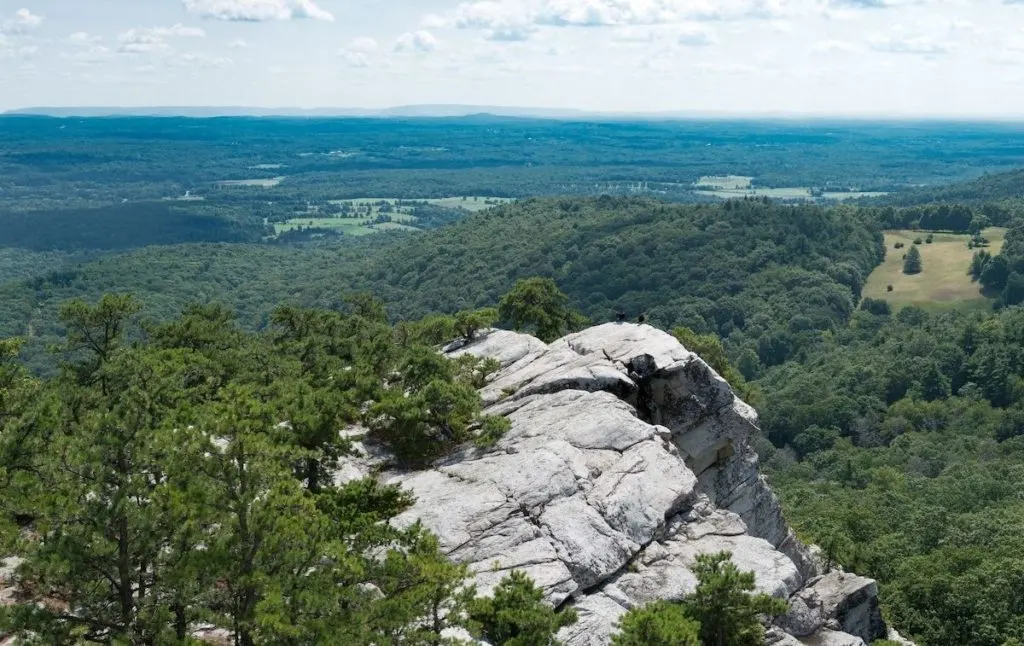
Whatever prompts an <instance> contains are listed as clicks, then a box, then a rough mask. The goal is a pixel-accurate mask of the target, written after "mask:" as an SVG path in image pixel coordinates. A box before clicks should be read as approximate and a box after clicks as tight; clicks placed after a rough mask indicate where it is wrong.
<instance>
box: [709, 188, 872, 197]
mask: <svg viewBox="0 0 1024 646" xmlns="http://www.w3.org/2000/svg"><path fill="white" fill-rule="evenodd" d="M694 192H695V193H696V194H697V195H705V196H708V197H717V198H720V199H723V200H727V199H730V198H736V197H769V198H773V199H776V200H855V199H857V198H860V197H879V196H881V195H886V193H880V192H876V191H826V192H825V193H823V194H822V195H820V196H819V197H814V196H813V195H811V189H809V188H807V187H805V186H796V187H791V188H749V187H748V188H718V189H713V190H705V189H700V190H696V191H694Z"/></svg>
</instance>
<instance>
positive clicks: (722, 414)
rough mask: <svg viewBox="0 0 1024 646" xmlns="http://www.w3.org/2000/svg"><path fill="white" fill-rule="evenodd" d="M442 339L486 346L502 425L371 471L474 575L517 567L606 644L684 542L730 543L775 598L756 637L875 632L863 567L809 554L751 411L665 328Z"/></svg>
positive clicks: (878, 632)
mask: <svg viewBox="0 0 1024 646" xmlns="http://www.w3.org/2000/svg"><path fill="white" fill-rule="evenodd" d="M446 351H447V352H448V354H449V355H451V356H453V357H454V356H458V355H460V354H464V353H470V354H473V355H476V356H479V357H492V358H494V359H497V360H498V361H499V362H500V363H501V365H502V368H501V370H500V371H498V372H497V373H496V374H495V375H493V377H492V379H491V380H490V381H489V383H488V384H487V385H486V387H484V388H483V389H482V391H481V395H482V397H483V400H484V403H485V405H486V406H487V411H486V412H487V413H489V414H500V415H504V416H506V417H507V418H508V419H509V420H510V421H511V423H512V428H511V430H510V431H509V432H508V433H507V434H506V436H505V437H504V438H503V439H502V440H501V441H499V442H498V444H497V445H496V446H495V447H493V448H492V449H489V450H486V451H482V450H478V449H470V450H467V451H465V452H463V453H460V454H457V455H454V456H450V457H448V458H445V459H444V460H441V461H439V462H437V463H436V464H435V465H434V466H433V468H431V469H429V470H424V471H418V472H411V473H410V472H403V473H385V474H383V476H382V477H383V478H384V479H385V480H386V481H387V482H389V483H399V484H401V485H403V486H404V487H406V488H408V489H410V490H411V491H412V492H413V493H414V494H415V496H416V503H415V505H414V506H413V507H412V508H411V509H409V510H407V511H406V512H404V513H403V514H402V515H401V516H399V517H398V518H397V519H396V521H395V522H398V523H412V522H414V521H416V520H420V521H422V522H423V524H424V525H425V526H426V527H427V528H429V529H430V530H431V531H433V532H434V533H435V534H437V536H438V537H439V540H440V544H441V547H442V549H443V550H444V552H445V553H446V554H448V555H449V556H450V557H451V558H453V559H454V560H457V561H460V562H464V563H468V564H469V565H470V567H471V568H472V570H473V572H474V573H475V579H476V582H477V584H478V586H479V588H480V589H481V591H487V590H488V589H489V588H491V587H493V586H494V585H495V584H497V582H498V581H499V580H500V579H501V578H502V577H503V576H504V575H505V574H507V572H508V571H509V570H512V569H520V570H524V571H525V572H526V573H527V574H529V575H530V577H532V578H533V580H534V581H535V582H536V583H537V584H538V585H540V586H542V587H543V588H544V590H545V593H546V596H547V598H548V600H549V601H550V602H551V603H552V604H554V605H559V604H572V605H573V606H575V608H576V610H577V612H578V613H579V618H580V620H579V622H578V623H577V624H575V625H573V626H571V627H569V628H567V629H565V630H564V631H563V633H562V634H561V635H560V636H561V638H562V639H563V640H564V641H565V642H566V643H567V644H568V645H569V646H603V645H606V644H608V643H609V641H610V635H611V634H612V633H613V632H614V631H615V623H616V621H617V620H618V618H619V617H620V616H621V615H622V614H623V613H624V612H625V611H626V610H627V609H629V608H632V607H634V606H638V605H643V604H646V603H648V602H650V601H653V600H655V599H679V598H682V597H683V596H685V595H686V594H688V593H690V592H692V591H693V589H694V587H695V585H696V577H695V576H694V575H693V573H692V571H691V566H692V564H693V563H694V559H695V557H696V555H697V554H701V553H707V552H719V551H723V550H728V551H730V552H732V554H733V561H734V562H735V563H736V564H737V565H738V566H739V567H740V568H741V569H742V570H748V571H753V572H754V573H755V574H756V576H757V585H758V587H759V589H760V590H762V591H765V592H768V593H770V594H773V595H777V596H779V597H782V598H786V599H788V600H789V602H790V606H791V609H790V611H789V613H788V614H787V615H786V616H784V617H782V618H780V619H779V620H778V622H777V625H776V626H774V627H773V628H772V629H771V630H770V631H769V639H768V643H769V644H780V645H783V644H784V645H787V646H796V645H798V644H805V645H814V646H856V645H861V644H870V643H871V641H872V640H875V639H880V638H885V637H886V636H887V632H888V630H887V627H886V625H885V623H884V622H883V621H882V617H881V613H880V612H879V607H878V596H877V588H876V585H875V582H874V581H872V580H870V579H865V578H863V577H859V576H856V575H853V574H848V573H843V572H830V573H823V572H821V571H820V566H819V564H818V562H817V561H816V559H815V558H814V556H813V554H812V553H811V551H810V550H809V549H808V548H807V547H806V546H804V545H803V544H802V543H801V542H800V541H799V540H798V539H797V538H796V536H795V535H794V534H793V532H792V530H791V529H790V528H789V527H788V526H787V524H786V522H785V519H784V518H783V515H782V510H781V508H780V506H779V502H778V499H777V498H776V496H775V495H774V494H773V493H772V491H771V489H770V488H769V487H768V485H767V483H766V482H765V480H764V478H763V477H761V475H760V474H759V473H758V470H757V455H756V453H755V452H754V450H753V448H752V446H751V440H752V437H753V436H754V434H755V433H757V432H758V429H757V414H756V412H755V411H754V410H753V409H752V408H751V407H750V406H748V405H747V404H745V403H744V402H743V401H741V400H740V399H739V398H737V397H736V396H735V395H734V394H733V391H732V389H731V388H730V387H729V384H728V383H726V382H725V381H724V380H723V379H722V378H721V377H720V376H719V375H718V374H717V373H716V372H715V371H714V370H712V369H711V368H710V367H709V366H708V365H707V364H706V363H705V362H704V361H703V360H701V358H700V357H698V356H697V355H696V354H694V353H693V352H690V351H689V350H687V349H686V348H684V347H683V346H682V345H680V343H679V342H678V341H677V340H676V339H675V338H674V337H672V336H671V335H669V334H666V333H665V332H662V331H660V330H657V329H655V328H653V327H650V326H645V325H633V324H628V323H610V324H606V325H600V326H597V327H593V328H590V329H588V330H585V331H583V332H580V333H577V334H572V335H569V336H566V337H564V338H562V339H560V340H558V341H555V342H554V343H552V344H550V345H545V344H544V343H542V342H540V341H538V340H537V339H535V338H533V337H530V336H527V335H523V334H518V333H515V332H508V331H501V330H492V331H489V332H486V333H484V334H482V335H481V336H480V337H479V338H477V339H476V340H474V341H473V342H471V343H468V344H464V345H461V346H458V347H456V346H450V347H449V348H448V349H447V350H446ZM365 466H366V465H365V463H363V464H362V466H361V461H360V460H353V461H351V462H349V463H347V464H346V465H345V466H344V468H343V469H342V471H341V472H339V478H341V479H349V478H354V477H359V476H361V475H364V474H365V473H367V472H368V470H367V469H365V468H364V467H365ZM889 636H890V637H895V635H889Z"/></svg>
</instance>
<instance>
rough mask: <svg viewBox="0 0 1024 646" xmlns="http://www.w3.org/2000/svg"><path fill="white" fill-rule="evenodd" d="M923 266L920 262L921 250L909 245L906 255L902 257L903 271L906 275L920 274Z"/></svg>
mask: <svg viewBox="0 0 1024 646" xmlns="http://www.w3.org/2000/svg"><path fill="white" fill-rule="evenodd" d="M922 269H923V267H922V264H921V252H920V251H918V250H917V246H916V245H914V246H912V247H910V251H908V252H907V255H906V257H904V258H903V273H904V274H907V275H913V274H920V273H921V271H922Z"/></svg>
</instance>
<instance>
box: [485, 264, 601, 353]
mask: <svg viewBox="0 0 1024 646" xmlns="http://www.w3.org/2000/svg"><path fill="white" fill-rule="evenodd" d="M498 312H499V314H500V315H501V317H502V318H503V319H505V320H507V321H510V322H511V323H512V326H513V327H514V328H515V329H516V330H521V329H523V328H524V327H532V328H533V330H534V333H535V334H536V335H537V338H539V339H540V340H541V341H544V342H551V341H554V340H555V339H557V338H559V337H561V336H563V335H565V334H567V333H569V332H572V331H574V330H578V329H579V328H580V327H582V325H583V324H584V322H585V319H584V318H583V316H582V315H581V314H579V313H578V312H575V311H574V310H572V309H571V308H570V307H569V297H568V296H566V295H565V294H564V293H562V290H560V289H558V285H556V284H555V281H554V280H552V279H550V278H540V277H534V278H526V279H523V280H520V281H518V282H516V284H515V286H514V287H513V288H512V291H510V292H509V293H508V294H505V296H503V297H502V298H501V301H500V303H499V304H498Z"/></svg>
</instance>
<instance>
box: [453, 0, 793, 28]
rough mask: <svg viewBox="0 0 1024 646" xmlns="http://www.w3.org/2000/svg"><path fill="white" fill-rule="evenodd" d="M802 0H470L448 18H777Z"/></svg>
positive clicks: (555, 23) (458, 22)
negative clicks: (527, 0) (524, 0)
mask: <svg viewBox="0 0 1024 646" xmlns="http://www.w3.org/2000/svg"><path fill="white" fill-rule="evenodd" d="M803 4H804V2H803V0H533V1H532V2H523V1H522V0H468V1H465V2H462V3H461V4H459V5H458V6H457V7H456V8H455V10H454V11H453V12H452V13H451V14H450V15H449V16H448V18H447V20H446V21H445V24H446V25H448V26H454V27H458V28H461V29H484V30H489V31H491V32H498V31H500V30H506V31H511V30H515V29H522V28H523V27H526V26H529V25H532V26H546V27H624V26H631V25H632V26H639V25H672V24H679V23H686V22H691V21H706V20H742V19H763V20H778V19H781V18H784V17H787V16H789V15H791V14H792V13H794V11H796V10H797V9H798V8H799V7H797V5H801V6H802V5H803Z"/></svg>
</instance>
